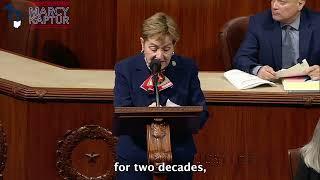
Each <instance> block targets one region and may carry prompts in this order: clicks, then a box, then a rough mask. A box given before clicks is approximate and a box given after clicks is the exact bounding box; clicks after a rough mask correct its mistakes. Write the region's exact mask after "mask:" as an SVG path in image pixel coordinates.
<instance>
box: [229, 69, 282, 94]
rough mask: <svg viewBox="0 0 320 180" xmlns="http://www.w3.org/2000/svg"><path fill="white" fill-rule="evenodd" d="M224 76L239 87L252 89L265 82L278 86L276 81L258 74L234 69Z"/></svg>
mask: <svg viewBox="0 0 320 180" xmlns="http://www.w3.org/2000/svg"><path fill="white" fill-rule="evenodd" d="M224 77H225V78H226V79H227V80H228V81H229V82H230V83H231V84H232V85H233V86H235V87H236V88H237V89H250V88H254V87H257V86H260V85H263V84H268V85H270V86H276V84H275V83H273V82H271V81H267V80H264V79H261V78H259V77H258V76H255V75H252V74H249V73H246V72H243V71H240V70H238V69H232V70H229V71H227V72H225V73H224Z"/></svg>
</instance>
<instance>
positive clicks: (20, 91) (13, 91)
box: [0, 79, 113, 101]
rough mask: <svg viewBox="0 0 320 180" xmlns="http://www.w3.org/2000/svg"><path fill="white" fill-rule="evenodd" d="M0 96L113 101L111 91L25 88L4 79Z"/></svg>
mask: <svg viewBox="0 0 320 180" xmlns="http://www.w3.org/2000/svg"><path fill="white" fill-rule="evenodd" d="M0 94H6V95H9V96H13V97H15V98H17V99H22V100H32V101H54V100H84V101H112V100H113V89H81V88H77V89H72V88H37V87H29V86H25V85H22V84H18V83H15V82H11V81H8V80H5V79H0Z"/></svg>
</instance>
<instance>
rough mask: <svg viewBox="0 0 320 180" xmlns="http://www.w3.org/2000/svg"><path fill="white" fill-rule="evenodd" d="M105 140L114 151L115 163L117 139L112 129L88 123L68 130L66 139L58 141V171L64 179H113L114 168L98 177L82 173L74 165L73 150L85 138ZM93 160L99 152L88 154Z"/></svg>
mask: <svg viewBox="0 0 320 180" xmlns="http://www.w3.org/2000/svg"><path fill="white" fill-rule="evenodd" d="M87 139H90V140H103V141H104V142H105V143H106V144H107V145H108V147H109V148H110V150H111V152H112V157H113V164H114V163H115V159H116V151H115V145H116V143H117V139H116V138H115V137H114V136H113V135H112V133H111V131H108V130H106V129H105V128H103V127H100V126H97V125H87V126H84V127H81V128H79V129H76V130H73V131H68V132H67V133H66V134H65V136H64V139H63V140H61V141H59V142H58V150H57V153H56V155H57V163H56V166H57V168H58V173H59V175H60V176H61V177H63V179H83V180H102V179H113V178H114V177H115V172H114V170H113V169H112V170H107V172H106V173H105V174H103V175H101V176H98V177H88V176H86V175H84V174H81V173H80V172H79V171H77V169H75V168H74V167H72V159H71V155H72V151H73V150H74V149H75V147H76V146H77V145H79V144H80V143H81V142H82V141H84V140H87ZM86 156H88V157H89V158H91V159H92V161H95V159H94V157H97V156H99V154H86Z"/></svg>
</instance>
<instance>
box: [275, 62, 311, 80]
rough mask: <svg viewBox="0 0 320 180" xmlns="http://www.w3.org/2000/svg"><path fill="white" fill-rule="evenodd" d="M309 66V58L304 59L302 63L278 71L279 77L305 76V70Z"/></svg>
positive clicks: (277, 75)
mask: <svg viewBox="0 0 320 180" xmlns="http://www.w3.org/2000/svg"><path fill="white" fill-rule="evenodd" d="M308 67H309V64H308V62H307V60H305V59H304V60H302V63H301V64H299V63H298V64H296V65H294V66H292V67H290V68H289V69H281V70H279V71H277V72H276V77H277V78H284V77H295V76H305V75H307V74H306V73H305V70H306V69H307V68H308Z"/></svg>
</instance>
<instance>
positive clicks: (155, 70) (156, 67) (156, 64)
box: [150, 56, 161, 107]
mask: <svg viewBox="0 0 320 180" xmlns="http://www.w3.org/2000/svg"><path fill="white" fill-rule="evenodd" d="M150 69H151V73H152V82H153V87H154V91H155V95H156V106H157V107H159V106H160V103H159V89H158V74H159V73H160V70H161V63H160V60H159V59H157V58H156V56H154V57H153V58H152V60H151V62H150Z"/></svg>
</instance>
